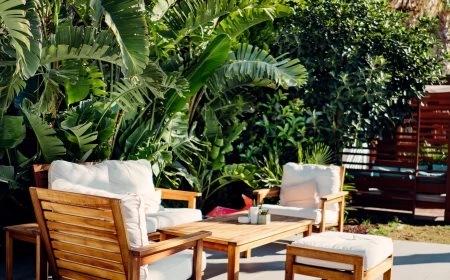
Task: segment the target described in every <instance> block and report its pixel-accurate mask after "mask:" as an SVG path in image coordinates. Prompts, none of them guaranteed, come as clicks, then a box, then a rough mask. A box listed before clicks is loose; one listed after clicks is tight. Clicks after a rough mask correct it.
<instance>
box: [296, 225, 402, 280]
mask: <svg viewBox="0 0 450 280" xmlns="http://www.w3.org/2000/svg"><path fill="white" fill-rule="evenodd" d="M292 245H294V246H298V247H302V248H313V249H318V250H320V249H323V250H325V251H330V252H336V253H343V254H350V255H358V256H363V257H364V271H366V270H368V269H371V268H372V267H374V266H376V265H378V264H379V263H381V262H382V261H384V260H385V259H386V258H387V257H389V256H390V255H392V252H393V250H394V249H393V243H392V239H390V238H387V237H382V236H374V235H366V234H353V233H346V232H322V233H319V234H313V235H311V236H308V237H305V238H303V239H300V240H298V241H295V242H293V243H292ZM295 261H296V262H297V263H302V264H307V265H313V266H319V267H326V268H334V269H343V270H353V269H354V268H353V265H350V264H344V263H338V262H332V261H324V260H317V259H313V258H305V257H299V256H297V257H296V259H295Z"/></svg>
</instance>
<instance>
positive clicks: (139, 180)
mask: <svg viewBox="0 0 450 280" xmlns="http://www.w3.org/2000/svg"><path fill="white" fill-rule="evenodd" d="M99 165H106V167H107V168H108V173H109V184H110V190H111V192H114V193H120V192H132V193H138V194H139V195H140V196H141V197H142V200H143V201H144V204H145V207H146V208H149V209H152V210H153V209H156V210H155V212H156V211H158V210H157V209H158V208H159V205H158V207H155V201H153V200H152V198H153V197H154V196H155V186H154V185H153V172H152V166H151V165H150V162H149V161H148V160H145V159H140V160H127V161H119V160H105V161H104V162H102V163H100V164H99Z"/></svg>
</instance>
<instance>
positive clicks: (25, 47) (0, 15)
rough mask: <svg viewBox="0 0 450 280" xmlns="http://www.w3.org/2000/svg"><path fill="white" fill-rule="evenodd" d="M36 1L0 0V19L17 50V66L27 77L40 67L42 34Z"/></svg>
mask: <svg viewBox="0 0 450 280" xmlns="http://www.w3.org/2000/svg"><path fill="white" fill-rule="evenodd" d="M34 9H35V3H34V1H27V2H25V1H22V0H0V20H1V21H2V22H3V24H4V25H5V27H6V29H7V30H8V32H9V37H10V41H11V44H12V45H13V46H14V48H15V50H16V57H17V63H18V64H17V66H18V67H19V69H18V70H19V71H21V72H22V73H23V75H24V77H25V78H29V77H31V76H32V75H34V73H36V70H37V69H38V67H39V56H40V52H41V44H40V42H39V41H40V39H41V34H40V32H39V21H38V18H37V16H36V12H35V10H34Z"/></svg>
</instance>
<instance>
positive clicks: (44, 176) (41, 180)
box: [33, 162, 97, 188]
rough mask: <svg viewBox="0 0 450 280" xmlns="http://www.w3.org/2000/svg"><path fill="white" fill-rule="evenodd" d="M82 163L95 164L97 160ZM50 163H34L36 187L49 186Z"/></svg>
mask: <svg viewBox="0 0 450 280" xmlns="http://www.w3.org/2000/svg"><path fill="white" fill-rule="evenodd" d="M78 164H81V165H94V164H97V163H96V162H80V163H78ZM49 169H50V164H33V175H34V182H35V184H36V185H35V187H36V188H47V187H48V170H49Z"/></svg>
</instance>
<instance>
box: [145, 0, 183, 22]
mask: <svg viewBox="0 0 450 280" xmlns="http://www.w3.org/2000/svg"><path fill="white" fill-rule="evenodd" d="M176 2H177V0H158V1H156V3H155V6H153V9H152V11H151V20H152V21H157V20H159V19H161V18H162V17H163V16H164V15H165V14H166V12H167V11H169V9H170V7H171V6H172V5H173V4H175V3H176Z"/></svg>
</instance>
